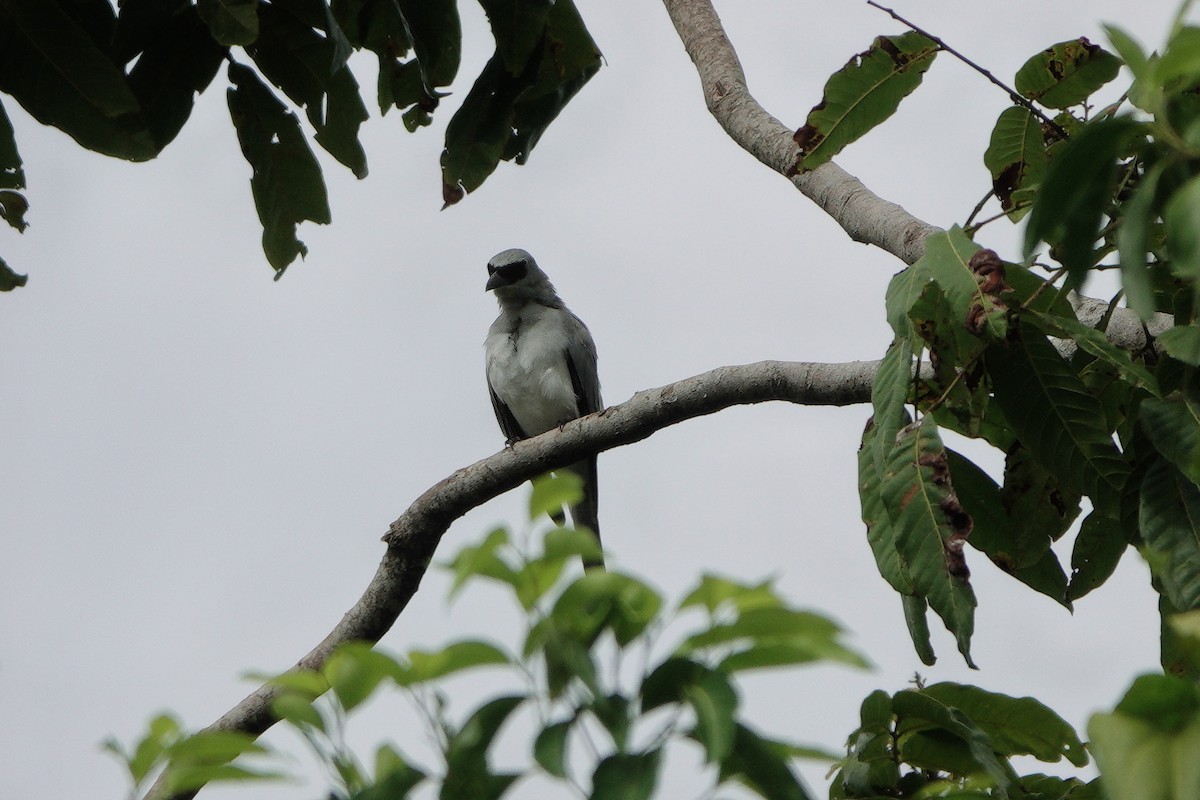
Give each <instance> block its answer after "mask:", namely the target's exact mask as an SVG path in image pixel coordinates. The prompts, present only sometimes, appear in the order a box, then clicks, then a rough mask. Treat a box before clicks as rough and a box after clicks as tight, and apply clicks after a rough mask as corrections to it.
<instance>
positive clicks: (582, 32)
mask: <svg viewBox="0 0 1200 800" xmlns="http://www.w3.org/2000/svg"><path fill="white" fill-rule="evenodd" d="M514 8H515V7H514ZM499 9H500V6H499V4H496V3H493V4H490V5H489V6H488V10H489V13H491V14H492V15H493V25H495V19H494V15H495V14H497V13H498V12H499ZM529 21H530V20H528V19H527V20H525V22H527V23H528V22H529ZM494 32H497V31H496V30H495V28H494ZM497 33H498V32H497ZM513 53H514V51H513V50H512V49H510V48H509V47H507V46H502V45H500V44H499V43H498V44H497V52H496V53H495V54H494V55H493V56H492V58H491V59H490V60H489V61H488V63H487V65H486V66H484V68H483V71H482V72H480V74H479V77H478V78H477V79H476V81H475V84H474V85H473V86H472V87H471V91H470V92H469V93H468V94H467V96H466V98H465V99H464V100H463V104H462V106H461V107H460V108H459V110H458V111H457V112H456V113H455V115H454V117H453V118H452V119H451V120H450V124H449V125H448V126H447V127H446V146H445V149H443V151H442V159H441V163H442V197H443V199H444V201H445V204H446V205H453V204H454V203H457V202H458V201H459V200H461V199H462V198H463V196H464V195H465V194H467V193H469V192H472V191H474V190H475V189H477V188H479V187H480V186H481V185H482V184H483V182H484V181H485V180H486V179H487V177H488V175H490V174H491V173H492V172H493V171H494V170H495V169H496V166H497V165H498V164H499V162H500V161H501V160H516V162H517V163H518V164H523V163H525V161H526V160H527V159H528V157H529V153H530V151H531V150H532V149H533V147H534V146H535V145H536V144H537V142H538V141H539V139H540V138H541V136H542V134H543V133H544V132H545V130H546V128H547V127H548V126H549V125H550V123H551V122H552V121H553V120H554V118H555V117H557V116H558V114H559V112H561V111H562V109H563V108H564V107H565V106H566V104H567V103H568V102H569V101H570V99H571V98H572V97H573V96H574V95H575V93H576V92H578V91H579V89H581V88H582V87H583V85H584V84H585V83H587V81H588V80H590V79H591V77H592V75H594V74H595V73H596V72H597V71H598V70H599V68H600V51H599V49H597V47H596V43H595V42H594V41H593V40H592V37H591V35H590V34H589V33H588V31H587V28H586V27H585V26H584V24H583V20H582V19H581V18H580V16H579V12H578V11H577V10H576V8H575V5H574V3H572V2H571V0H558V2H556V3H554V5H553V7H552V8H551V9H550V11H549V12H548V13H547V14H546V17H545V24H544V26H543V28H542V30H541V36H540V39H539V41H538V43H537V46H536V47H534V48H532V49H531V50H530V54H529V58H528V60H527V61H526V62H525V63H524V64H522V65H521V66H520V67H519V68H518V67H516V66H515V65H513V64H510V63H508V62H507V61H506V57H507V58H508V59H512V58H513Z"/></svg>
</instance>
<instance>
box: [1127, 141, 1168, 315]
mask: <svg viewBox="0 0 1200 800" xmlns="http://www.w3.org/2000/svg"><path fill="white" fill-rule="evenodd" d="M1165 170H1166V162H1165V161H1160V162H1159V163H1157V164H1155V165H1154V166H1153V167H1151V168H1150V169H1148V170H1147V171H1146V174H1145V175H1144V176H1143V177H1142V179H1141V180H1140V181H1138V183H1137V185H1136V186H1135V187H1134V188H1133V192H1132V193H1131V194H1130V196H1129V198H1128V199H1127V200H1125V201H1124V202H1122V204H1121V219H1120V227H1119V228H1117V253H1118V254H1119V255H1120V260H1121V283H1122V286H1123V287H1124V289H1125V300H1126V302H1127V303H1128V305H1129V307H1130V308H1132V309H1133V310H1134V311H1136V312H1137V313H1138V316H1139V317H1141V318H1142V321H1143V322H1146V321H1149V319H1150V317H1151V316H1152V315H1153V314H1154V312H1155V311H1156V310H1157V308H1156V306H1155V303H1154V287H1153V284H1152V282H1151V277H1150V271H1149V268H1148V266H1147V263H1146V253H1147V251H1148V250H1149V249H1150V226H1151V225H1152V224H1154V221H1155V219H1156V218H1157V217H1158V208H1157V205H1156V204H1155V194H1156V193H1157V192H1158V184H1159V181H1160V179H1161V178H1162V174H1163V172H1164V171H1165Z"/></svg>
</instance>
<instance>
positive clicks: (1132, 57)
mask: <svg viewBox="0 0 1200 800" xmlns="http://www.w3.org/2000/svg"><path fill="white" fill-rule="evenodd" d="M1100 27H1102V28H1104V33H1105V35H1107V36H1108V41H1109V42H1111V43H1112V46H1113V49H1114V50H1116V51H1117V55H1119V56H1120V57H1121V60H1122V61H1124V62H1125V66H1127V67H1129V71H1130V72H1132V73H1133V86H1131V87H1130V89H1129V100H1130V102H1132V103H1133V104H1134V105H1135V106H1137V107H1138V108H1140V109H1142V110H1143V111H1150V112H1153V111H1154V110H1156V109H1157V108H1159V106H1160V105H1161V103H1162V86H1161V85H1159V84H1158V82H1157V81H1156V80H1155V78H1154V74H1153V72H1154V69H1153V68H1152V67H1151V64H1150V60H1149V58H1147V56H1146V51H1145V49H1144V48H1143V47H1142V46H1141V45H1140V44H1138V41H1137V40H1136V39H1134V38H1133V37H1132V36H1130V35H1129V33H1128V32H1127V31H1126V30H1125V29H1124V28H1119V27H1117V26H1116V25H1101V26H1100Z"/></svg>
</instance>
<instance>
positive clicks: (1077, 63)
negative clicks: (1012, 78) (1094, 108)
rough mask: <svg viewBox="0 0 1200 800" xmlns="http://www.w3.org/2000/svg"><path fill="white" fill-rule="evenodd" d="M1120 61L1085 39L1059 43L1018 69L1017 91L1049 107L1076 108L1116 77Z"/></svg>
mask: <svg viewBox="0 0 1200 800" xmlns="http://www.w3.org/2000/svg"><path fill="white" fill-rule="evenodd" d="M1120 67H1121V61H1120V59H1118V58H1117V57H1116V56H1114V55H1113V54H1112V53H1110V52H1108V51H1107V50H1105V49H1104V48H1102V47H1100V46H1099V45H1095V44H1092V43H1091V42H1089V41H1088V40H1087V39H1085V38H1079V39H1072V40H1070V41H1066V42H1059V43H1058V44H1056V45H1052V46H1051V47H1048V48H1047V49H1046V50H1044V51H1042V52H1041V53H1038V54H1037V55H1036V56H1033V57H1032V58H1030V59H1029V60H1028V61H1026V62H1025V64H1024V65H1023V66H1022V67H1021V68H1020V69H1019V70H1017V77H1016V84H1015V88H1016V90H1017V91H1018V92H1019V93H1020V94H1022V95H1024V96H1025V97H1028V98H1029V99H1030V100H1036V101H1038V102H1039V103H1041V104H1042V105H1044V106H1047V107H1049V108H1069V107H1070V106H1075V105H1079V104H1080V103H1082V102H1083V101H1085V100H1086V99H1087V98H1088V97H1090V96H1091V95H1092V93H1093V92H1095V91H1096V90H1097V89H1099V88H1100V87H1101V86H1103V85H1104V84H1106V83H1108V82H1109V81H1111V80H1112V79H1113V78H1115V77H1117V71H1118V70H1119V69H1120Z"/></svg>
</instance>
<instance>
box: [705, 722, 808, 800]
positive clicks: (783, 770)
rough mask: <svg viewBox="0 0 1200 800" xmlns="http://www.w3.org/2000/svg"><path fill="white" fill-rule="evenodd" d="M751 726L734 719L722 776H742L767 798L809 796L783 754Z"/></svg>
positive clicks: (798, 799)
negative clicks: (731, 744)
mask: <svg viewBox="0 0 1200 800" xmlns="http://www.w3.org/2000/svg"><path fill="white" fill-rule="evenodd" d="M772 744H773V743H772V742H770V741H768V740H767V739H764V738H763V737H762V736H760V735H759V734H758V733H756V732H755V731H754V730H752V729H751V728H748V727H747V726H745V725H743V724H742V723H740V722H739V723H736V724H735V728H734V737H733V750H732V751H731V752H730V753H729V756H728V757H727V758H726V759H725V761H724V763H722V764H721V773H720V775H721V780H722V781H725V780H728V779H730V778H733V777H737V778H741V779H742V780H743V781H744V782H745V783H746V784H747V785H748V786H749V787H750V788H751V789H752V790H754V791H755V792H757V793H758V795H759V796H760V797H763V798H768V799H769V800H812V797H811V795H809V793H808V792H807V791H806V790H805V788H804V785H803V784H802V783H801V782H800V780H799V779H798V778H797V777H796V775H795V773H793V772H792V769H791V767H790V766H789V765H788V759H787V757H786V755H784V754H783V753H781V752H780V751H779V750H778V749H777V748H775V747H772Z"/></svg>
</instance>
